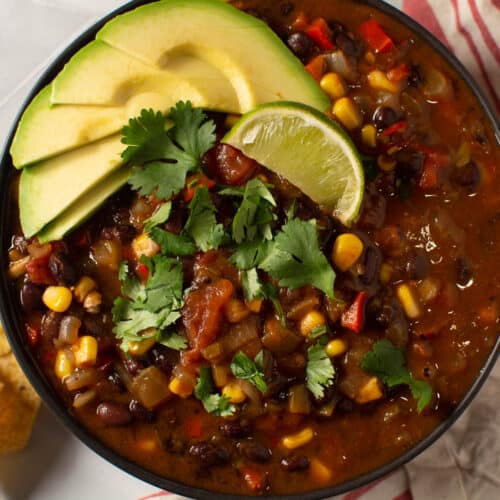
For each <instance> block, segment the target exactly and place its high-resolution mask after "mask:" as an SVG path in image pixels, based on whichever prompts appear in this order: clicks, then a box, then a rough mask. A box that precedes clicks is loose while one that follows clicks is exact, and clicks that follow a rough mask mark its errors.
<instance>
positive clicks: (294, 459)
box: [281, 455, 310, 472]
mask: <svg viewBox="0 0 500 500" xmlns="http://www.w3.org/2000/svg"><path fill="white" fill-rule="evenodd" d="M309 464H310V461H309V458H308V457H306V456H304V455H290V456H289V457H284V458H282V459H281V467H283V469H285V470H286V471H288V472H298V471H302V470H306V469H308V468H309Z"/></svg>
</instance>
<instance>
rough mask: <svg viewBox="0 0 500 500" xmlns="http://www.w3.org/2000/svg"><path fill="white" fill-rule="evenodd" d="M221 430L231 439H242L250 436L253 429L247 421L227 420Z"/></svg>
mask: <svg viewBox="0 0 500 500" xmlns="http://www.w3.org/2000/svg"><path fill="white" fill-rule="evenodd" d="M219 429H220V431H221V432H222V433H223V434H224V435H225V436H227V437H230V438H231V439H242V438H245V437H248V436H249V435H250V433H251V431H252V429H251V427H250V425H248V423H246V422H241V421H240V422H238V421H236V420H235V421H233V422H225V423H224V424H222V425H221V426H220V427H219Z"/></svg>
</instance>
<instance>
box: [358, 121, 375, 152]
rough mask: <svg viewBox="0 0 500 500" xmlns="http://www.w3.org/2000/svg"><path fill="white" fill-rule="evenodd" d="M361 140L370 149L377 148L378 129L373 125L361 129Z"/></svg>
mask: <svg viewBox="0 0 500 500" xmlns="http://www.w3.org/2000/svg"><path fill="white" fill-rule="evenodd" d="M361 140H362V141H363V144H364V145H365V146H368V147H369V148H375V147H377V129H376V128H375V127H374V126H373V125H372V124H369V125H365V126H364V127H363V128H362V129H361Z"/></svg>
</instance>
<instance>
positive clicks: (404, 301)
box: [396, 283, 422, 319]
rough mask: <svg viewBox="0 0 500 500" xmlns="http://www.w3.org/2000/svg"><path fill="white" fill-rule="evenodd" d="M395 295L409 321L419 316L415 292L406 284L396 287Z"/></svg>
mask: <svg viewBox="0 0 500 500" xmlns="http://www.w3.org/2000/svg"><path fill="white" fill-rule="evenodd" d="M396 295H397V296H398V299H399V302H401V305H402V306H403V310H404V312H405V314H406V316H408V317H409V318H410V319H415V318H418V317H419V316H420V314H421V312H422V311H421V308H420V303H419V301H418V298H417V295H416V293H415V290H414V289H413V287H412V286H410V285H409V284H408V283H403V284H401V285H399V286H398V288H397V291H396Z"/></svg>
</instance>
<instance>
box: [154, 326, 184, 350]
mask: <svg viewBox="0 0 500 500" xmlns="http://www.w3.org/2000/svg"><path fill="white" fill-rule="evenodd" d="M156 341H157V342H158V343H159V344H161V345H164V346H165V347H169V348H170V349H174V350H175V351H182V350H183V349H186V347H187V340H186V339H185V338H184V337H183V336H182V335H179V334H178V333H175V332H165V331H163V332H158V334H157V337H156Z"/></svg>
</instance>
